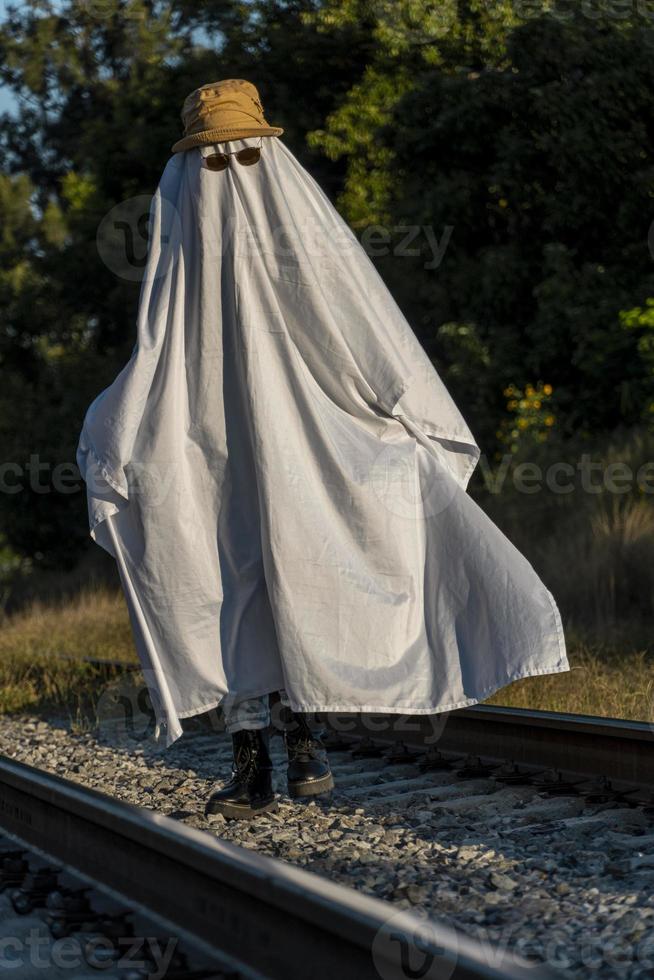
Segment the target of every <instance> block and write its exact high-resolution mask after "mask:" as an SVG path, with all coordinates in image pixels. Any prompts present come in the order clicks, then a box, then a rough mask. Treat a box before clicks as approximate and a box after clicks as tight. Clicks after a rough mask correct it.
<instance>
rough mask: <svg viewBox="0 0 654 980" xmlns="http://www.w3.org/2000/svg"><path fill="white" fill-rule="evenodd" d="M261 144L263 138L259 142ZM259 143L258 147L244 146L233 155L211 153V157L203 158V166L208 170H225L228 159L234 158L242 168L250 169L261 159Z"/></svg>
mask: <svg viewBox="0 0 654 980" xmlns="http://www.w3.org/2000/svg"><path fill="white" fill-rule="evenodd" d="M261 142H263V138H262V140H261ZM261 142H260V143H259V145H258V146H244V147H243V149H242V150H236V151H234V152H233V153H212V154H211V156H208V157H205V158H204V165H205V167H207V169H208V170H226V169H227V166H228V165H229V158H230V157H236V159H237V160H238V162H239V163H240V164H241V166H243V167H251V166H252V165H253V164H254V163H258V162H259V160H260V158H261Z"/></svg>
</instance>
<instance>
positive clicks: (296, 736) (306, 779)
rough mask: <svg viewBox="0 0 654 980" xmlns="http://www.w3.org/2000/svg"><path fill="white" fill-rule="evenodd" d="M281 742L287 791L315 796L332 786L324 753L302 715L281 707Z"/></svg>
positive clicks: (332, 782)
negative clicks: (284, 753)
mask: <svg viewBox="0 0 654 980" xmlns="http://www.w3.org/2000/svg"><path fill="white" fill-rule="evenodd" d="M282 720H283V724H284V743H285V745H286V753H287V755H288V771H287V779H288V795H289V796H293V797H297V796H319V795H320V794H321V793H328V792H329V791H330V790H332V789H333V788H334V779H333V776H332V774H331V770H330V768H329V762H328V760H327V753H326V752H325V747H324V746H323V744H322V742H321V741H320V738H319V737H318V736H317V735H314V734H313V732H312V731H311V729H310V728H309V726H308V724H307V722H306V719H305V718H304V717H303V716H302V715H298V714H296V713H295V712H294V711H291V709H290V708H287V707H284V709H283V711H282Z"/></svg>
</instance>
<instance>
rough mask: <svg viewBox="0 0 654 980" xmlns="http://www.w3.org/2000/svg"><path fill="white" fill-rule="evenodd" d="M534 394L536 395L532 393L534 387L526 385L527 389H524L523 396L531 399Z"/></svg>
mask: <svg viewBox="0 0 654 980" xmlns="http://www.w3.org/2000/svg"><path fill="white" fill-rule="evenodd" d="M535 394H536V392H535V391H534V386H533V385H527V387H526V388H525V395H529V397H531V396H532V395H535Z"/></svg>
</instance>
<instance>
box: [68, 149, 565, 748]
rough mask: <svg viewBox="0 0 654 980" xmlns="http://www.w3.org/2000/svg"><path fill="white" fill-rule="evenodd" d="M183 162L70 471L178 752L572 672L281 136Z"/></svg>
mask: <svg viewBox="0 0 654 980" xmlns="http://www.w3.org/2000/svg"><path fill="white" fill-rule="evenodd" d="M257 143H258V140H255V139H248V140H239V141H235V142H232V143H230V144H222V146H221V147H215V148H211V147H202V148H201V149H194V150H191V151H188V152H186V153H181V154H177V155H175V156H173V157H172V158H171V159H170V160H169V161H168V164H167V166H166V168H165V171H164V173H163V176H162V178H161V181H160V184H159V187H158V189H157V192H156V194H155V195H154V198H153V202H152V210H151V226H150V227H151V244H150V250H149V256H148V263H147V267H146V273H145V279H144V282H143V287H142V292H141V299H140V306H139V314H138V326H137V330H138V339H137V343H136V346H135V348H134V351H133V353H132V356H131V358H130V360H129V362H128V364H127V365H126V366H125V367H124V368H123V370H122V371H121V372H120V374H119V375H118V377H117V378H116V379H115V381H114V382H113V384H112V385H110V386H109V387H108V388H107V389H106V390H105V391H103V392H102V393H101V394H100V395H99V396H98V397H97V398H96V399H95V401H94V402H93V403H92V404H91V406H90V407H89V409H88V412H87V414H86V417H85V420H84V426H83V430H82V433H81V435H80V440H79V447H78V452H77V461H78V464H79V466H80V469H81V472H82V475H83V476H84V478H85V480H86V482H87V491H88V504H89V520H90V529H91V535H92V536H93V538H94V540H95V541H96V542H97V543H98V544H99V545H101V546H102V547H104V548H106V549H107V551H109V552H110V553H111V554H112V555H114V556H115V558H116V560H117V562H118V568H119V572H120V576H121V581H122V583H123V587H124V590H125V595H126V599H127V603H128V607H129V611H130V617H131V622H132V626H133V630H134V637H135V642H136V647H137V651H138V654H139V657H140V659H141V663H142V666H143V669H144V671H145V676H146V680H147V683H148V686H149V689H150V694H151V696H152V699H153V704H154V707H155V712H156V717H157V735H158V737H163V738H165V742H166V744H167V745H170V744H171V743H172V742H173V741H174V740H175V739H176V738H178V737H179V735H180V734H181V731H182V729H181V725H180V719H181V718H184V717H188V716H191V715H194V714H197V713H199V712H201V711H205V710H208V709H209V708H212V707H215V706H216V705H218V704H220V702H221V701H222V700H223V698H224V697H225V696H226V695H229V696H232V695H233V696H234V697H238V698H242V697H248V696H255V695H260V694H265V693H267V692H269V691H274V690H278V689H279V688H282V687H283V688H285V689H286V691H287V692H288V696H289V699H290V701H291V705H292V707H293V708H294V709H295V710H297V711H318V710H320V711H371V712H373V711H384V712H400V713H401V712H413V713H432V712H440V711H445V710H450V709H453V708H459V707H463V706H464V705H470V704H474V703H476V702H477V701H480V700H483V699H484V698H486V697H488V696H489V695H490V694H492V693H493V692H494V691H495V690H497V689H498V688H500V687H502V686H503V685H505V684H508V683H509V682H510V681H513V680H516V679H517V678H520V677H527V676H531V675H536V674H547V673H555V672H559V671H565V670H569V664H568V661H567V657H566V650H565V641H564V635H563V629H562V626H561V619H560V616H559V611H558V609H557V606H556V603H555V601H554V598H553V596H552V594H551V593H550V592H549V591H548V589H547V588H546V587H545V585H544V584H543V582H542V581H541V580H540V579H539V577H538V576H537V575H536V572H535V571H534V569H533V567H532V566H531V564H530V563H529V562H528V561H527V560H526V559H525V557H524V556H523V555H521V554H520V553H519V551H518V550H517V549H516V548H515V547H514V546H513V545H512V544H511V542H510V541H509V540H508V539H507V538H506V536H505V535H504V534H503V533H502V532H501V531H500V530H499V529H498V528H497V527H496V526H495V525H494V524H493V523H492V522H491V521H490V520H489V518H488V517H487V516H486V515H485V514H484V512H483V511H482V510H481V509H480V508H479V507H478V506H477V504H476V503H475V502H474V501H473V500H472V498H471V497H470V496H469V495H468V494H467V493H466V487H467V484H468V481H469V478H470V475H471V473H472V471H473V469H474V467H475V465H476V463H477V461H478V459H479V455H480V450H479V447H478V446H477V444H476V443H475V440H474V438H473V436H472V433H471V432H470V430H469V428H468V426H467V424H466V422H465V421H464V419H463V417H462V416H461V414H460V412H459V410H458V409H457V407H456V405H455V404H454V402H453V400H452V398H451V396H450V395H449V393H448V391H447V389H446V388H445V386H444V385H443V383H442V382H441V380H440V378H439V377H438V375H437V373H436V371H435V370H434V368H433V366H432V364H431V363H430V361H429V359H428V358H427V356H426V354H425V352H424V350H423V349H422V347H421V346H420V344H419V343H418V341H417V339H416V337H415V335H414V334H413V332H412V330H411V328H410V327H409V325H408V324H407V322H406V320H405V319H404V317H403V316H402V314H401V312H400V310H399V308H398V307H397V305H396V304H395V302H394V301H393V299H392V297H391V296H390V294H389V292H388V290H387V289H386V287H385V286H384V283H383V281H382V280H381V278H380V277H379V275H378V274H377V272H376V270H375V268H374V266H373V265H372V263H371V261H370V260H369V258H368V256H367V255H366V253H365V252H364V250H363V249H362V248H361V246H360V245H359V244H358V242H357V240H356V238H355V237H354V235H353V234H352V233H351V232H350V231H349V229H348V228H347V225H346V224H345V222H344V221H343V220H342V219H341V218H340V216H339V215H338V213H337V212H336V210H335V209H334V208H333V207H332V206H331V204H330V203H329V201H328V199H327V197H326V196H325V195H324V194H323V192H322V191H321V189H320V188H319V186H318V185H317V184H316V182H315V181H314V180H313V179H312V178H311V177H310V176H309V174H308V173H307V172H306V171H305V170H304V168H303V167H302V166H301V165H300V163H299V162H298V161H297V160H296V159H295V157H294V156H293V154H292V153H291V152H290V150H289V149H288V148H287V147H286V146H285V145H284V143H282V142H281V140H279V139H275V138H273V139H265V140H264V141H263V147H262V155H261V160H260V162H259V163H258V164H257V165H255V166H251V167H243V166H241V165H239V164H238V163H237V162H236V161H235V160H234V158H232V159H231V161H230V166H229V168H228V169H227V170H225V171H223V172H218V173H217V172H213V171H211V170H209V169H208V168H206V166H204V164H203V159H204V157H206V156H207V155H208V154H209V153H211V152H213V151H215V149H228V150H235V149H239V148H240V147H242V146H245V145H253V144H254V145H256V144H257Z"/></svg>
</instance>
